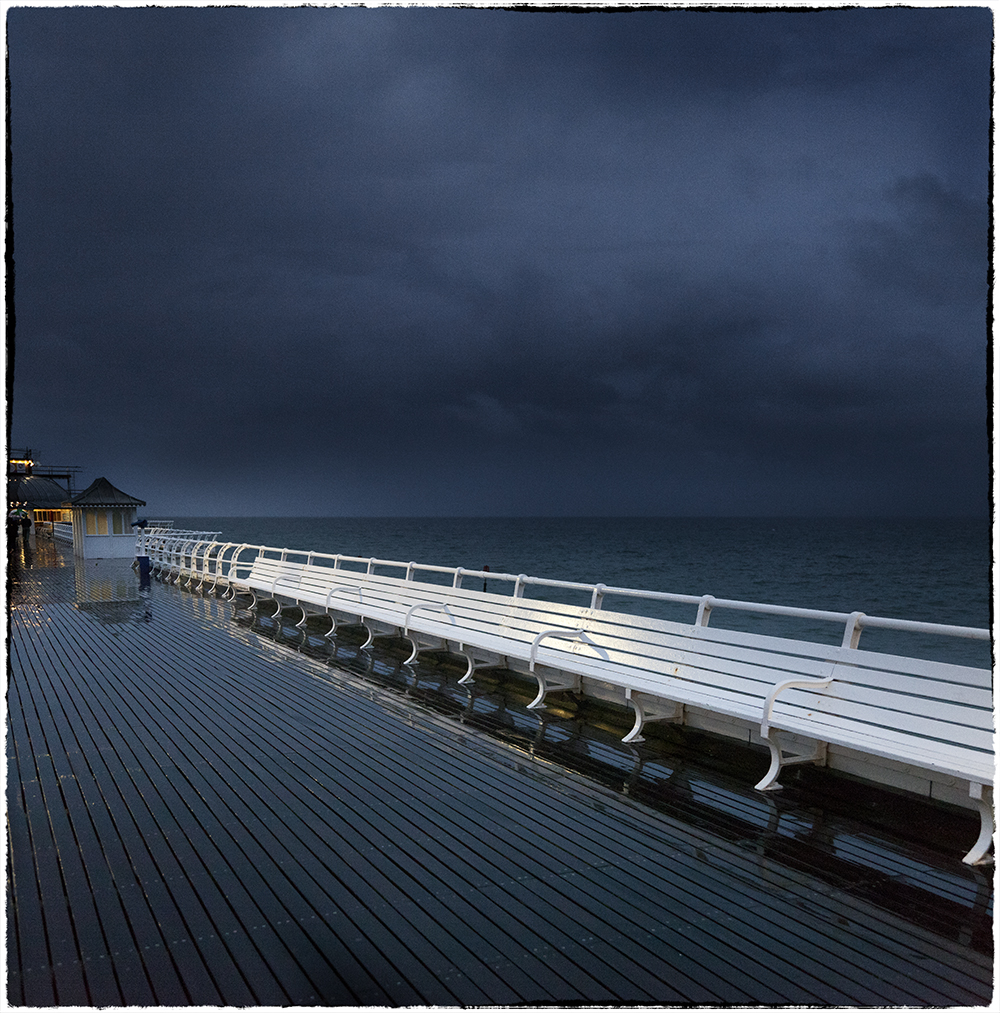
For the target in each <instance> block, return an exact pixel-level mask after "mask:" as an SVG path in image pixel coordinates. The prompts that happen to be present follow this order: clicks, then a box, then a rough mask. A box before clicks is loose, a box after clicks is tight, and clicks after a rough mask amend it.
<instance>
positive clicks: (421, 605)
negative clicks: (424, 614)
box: [403, 601, 455, 635]
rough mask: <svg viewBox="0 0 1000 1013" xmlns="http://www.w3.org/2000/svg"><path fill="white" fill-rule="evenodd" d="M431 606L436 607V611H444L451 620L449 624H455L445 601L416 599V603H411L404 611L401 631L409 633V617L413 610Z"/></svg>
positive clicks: (430, 607)
mask: <svg viewBox="0 0 1000 1013" xmlns="http://www.w3.org/2000/svg"><path fill="white" fill-rule="evenodd" d="M432 608H437V610H438V612H444V613H445V614H446V615H447V616H448V618H449V620H450V621H451V625H452V626H454V625H455V617H454V616H453V615H452V614H451V612H449V611H448V603H447V602H446V601H442V602H433V601H418V602H417V603H416V605H411V606H410V608H409V611H407V613H406V619H404V620H403V633H404V634H406V635H409V632H410V619H411V618H412V616H413V613H414V612H416V611H417V610H418V609H432Z"/></svg>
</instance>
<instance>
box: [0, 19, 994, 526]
mask: <svg viewBox="0 0 1000 1013" xmlns="http://www.w3.org/2000/svg"><path fill="white" fill-rule="evenodd" d="M6 27H7V44H8V59H9V75H10V131H11V135H10V151H11V168H12V190H11V192H10V196H9V199H10V201H11V203H10V208H11V209H12V220H13V255H14V263H15V272H16V274H15V287H14V289H13V294H14V299H13V300H11V298H10V296H11V288H10V287H8V306H9V308H10V307H11V303H12V308H13V309H14V311H15V313H16V328H15V330H14V343H13V349H14V352H15V358H14V359H13V360H9V362H8V365H9V364H10V361H14V362H15V367H14V374H13V386H12V410H11V414H12V429H11V441H12V445H13V446H15V447H19V446H24V445H28V446H30V447H32V448H33V449H34V450H35V453H36V456H37V458H38V459H39V460H40V462H41V463H42V464H45V463H49V464H76V465H79V466H81V467H82V468H83V472H82V474H81V476H80V477H81V482H82V484H86V483H89V482H90V481H91V480H92V479H93V478H95V477H97V476H98V475H105V476H106V477H107V478H108V479H109V480H110V481H112V482H113V483H114V484H115V485H118V486H119V487H121V488H123V489H124V490H125V491H126V492H129V493H131V494H133V495H136V496H138V497H140V498H142V499H145V500H147V501H148V502H149V504H150V506H151V508H153V509H154V510H155V511H159V512H161V513H163V514H165V515H167V516H169V515H171V514H176V515H179V516H181V515H184V514H188V515H195V514H220V515H227V514H230V515H232V514H250V515H253V514H278V515H297V514H300V515H309V514H312V515H364V514H373V515H419V514H440V515H446V516H447V515H460V514H468V515H506V514H527V515H549V514H570V515H604V514H619V515H629V514H648V515H695V514H722V515H746V514H776V515H783V514H788V515H791V514H816V515H825V514H831V515H832V514H910V513H916V514H963V515H985V513H986V511H987V508H988V493H989V462H988V447H989V444H988V427H987V419H988V409H987V399H986V389H987V381H988V376H987V342H988V323H987V304H988V295H989V292H988V267H989V259H988V232H987V230H988V211H989V202H988V185H989V144H990V138H989V117H990V94H989V93H990V47H991V40H992V32H993V24H992V14H991V11H990V9H989V8H987V7H982V6H980V7H965V8H961V7H959V8H941V9H933V8H917V9H912V10H907V9H902V8H884V9H874V8H873V9H864V8H862V9H853V10H833V9H830V10H819V11H815V12H809V13H798V12H775V11H768V10H754V11H746V12H723V11H719V12H699V11H693V10H692V11H686V10H673V11H649V10H646V11H639V12H629V11H611V12H590V13H569V12H548V11H540V10H529V11H503V10H486V9H480V10H474V9H472V10H470V9H446V8H438V9H433V8H410V9H376V8H369V9H337V8H320V9H315V8H311V9H306V8H302V9H299V8H272V9H265V8H256V9H254V8H249V9H247V8H216V9H208V8H194V9H183V8H159V9H157V8H133V9H129V8H124V9H113V8H108V9H100V8H92V7H71V8H62V9H60V8H30V7H17V6H12V7H10V8H8V10H7V26H6ZM9 347H10V346H9Z"/></svg>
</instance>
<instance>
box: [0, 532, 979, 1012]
mask: <svg viewBox="0 0 1000 1013" xmlns="http://www.w3.org/2000/svg"><path fill="white" fill-rule="evenodd" d="M10 576H11V600H10V683H9V693H8V813H9V833H10V851H9V856H10V862H9V872H8V875H9V880H8V912H9V937H8V998H9V1001H10V1002H11V1004H13V1005H33V1006H53V1005H85V1006H86V1005H113V1006H117V1005H140V1006H141V1005H171V1006H173V1005H225V1006H243V1005H266V1006H272V1005H273V1006H284V1005H335V1006H354V1005H380V1006H401V1005H406V1006H411V1005H441V1006H469V1005H518V1004H540V1005H545V1004H557V1005H558V1004H592V1005H616V1004H626V1005H645V1004H683V1005H706V1006H717V1005H736V1006H744V1005H796V1006H809V1005H821V1006H880V1005H906V1006H952V1005H959V1006H981V1005H987V1004H989V1003H990V1002H991V1000H992V996H993V958H992V933H993V898H992V889H993V885H992V884H993V875H992V868H991V867H970V866H967V865H963V864H962V863H961V862H960V861H959V860H958V859H957V858H956V856H955V853H954V852H955V848H954V840H955V838H956V836H961V837H963V838H964V837H966V836H970V835H971V836H972V837H974V836H975V833H976V828H977V826H978V819H977V817H976V815H975V813H973V812H971V811H966V810H962V809H959V808H957V807H953V806H948V805H946V804H943V803H932V802H930V801H923V800H920V799H915V798H912V797H909V796H905V795H902V794H899V793H897V792H894V791H892V790H890V789H887V788H880V787H877V786H868V785H861V784H858V783H857V782H855V781H853V780H851V779H850V777H848V776H843V777H840V776H836V775H831V774H830V773H829V772H822V773H823V774H824V776H822V777H819V776H817V775H818V774H819V773H820V772H818V771H816V770H813V769H811V768H809V767H802V768H801V769H798V770H797V771H796V772H795V774H794V776H793V777H790V778H789V780H788V783H787V784H786V787H785V788H784V790H783V791H782V792H780V793H774V794H765V793H761V792H755V791H754V790H753V788H752V780H753V779H750V780H749V783H748V778H747V776H746V769H747V766H748V764H749V765H753V764H757V765H759V767H760V774H761V775H762V774H763V773H764V771H765V770H766V767H767V757H766V753H763V754H762V753H755V752H752V751H751V750H749V749H747V748H745V747H741V746H738V745H736V744H732V743H729V742H726V741H724V740H715V739H712V738H711V737H710V736H708V735H706V734H705V733H699V732H697V731H688V730H676V731H673V730H670V729H666V730H664V731H663V732H662V733H660V734H649V736H648V738H647V741H646V742H644V743H642V744H641V745H638V746H629V745H626V744H623V743H622V742H621V741H620V740H621V736H622V733H623V729H622V728H617V727H611V726H610V725H609V724H608V722H609V721H611V720H613V717H612V716H609V714H608V713H606V712H605V711H602V710H601V709H600V707H599V706H596V705H594V706H593V707H591V706H588V705H586V704H585V702H584V703H581V704H580V705H573V704H569V703H567V704H566V705H561V704H556V705H553V706H552V707H551V708H550V709H549V710H548V711H546V712H544V713H542V712H539V711H537V710H532V709H530V708H529V706H528V704H529V703H530V701H531V697H532V692H531V691H530V690H528V689H526V688H525V686H524V684H523V683H522V682H519V681H517V680H509V681H507V680H504V679H503V678H502V677H498V678H496V679H489V680H487V679H483V680H481V681H480V680H479V679H478V677H477V682H476V683H475V684H474V685H473V686H460V685H459V684H458V680H459V678H460V677H461V675H462V670H461V669H460V668H450V667H449V666H447V665H444V664H440V663H438V662H436V661H435V660H433V659H431V658H425V657H423V656H421V657H420V658H418V659H417V661H416V662H415V663H414V664H412V665H407V664H404V662H405V661H406V658H407V654H408V651H407V650H406V649H402V650H400V649H395V650H394V649H393V647H392V645H391V644H388V645H386V644H382V643H381V642H380V643H378V644H377V645H376V646H375V647H374V648H372V649H370V650H362V649H361V642H360V641H357V642H353V641H352V640H351V639H350V638H349V637H347V635H346V634H345V636H344V637H343V638H341V637H338V638H337V639H336V640H335V641H334V643H333V645H332V646H330V647H322V646H321V645H319V644H317V643H316V642H315V638H312V639H310V637H309V635H308V633H307V632H303V631H301V630H294V629H291V628H288V627H286V626H283V625H282V624H281V622H280V616H279V617H276V618H275V619H274V620H271V621H268V620H263V619H261V618H259V617H254V616H252V615H250V614H249V613H245V612H240V611H239V610H238V609H237V608H236V607H234V605H233V604H231V603H228V602H225V601H222V600H220V599H219V598H217V597H214V596H212V595H205V594H192V593H190V592H187V591H184V590H182V589H181V588H179V587H176V586H169V585H164V584H160V583H157V582H155V581H154V582H153V583H152V584H151V585H150V586H148V587H141V586H140V580H139V576H138V575H137V573H136V572H134V571H133V570H132V568H131V567H130V565H129V562H128V561H127V560H97V561H95V560H82V559H80V558H74V556H73V555H72V551H71V550H70V549H69V548H68V547H64V546H61V545H60V544H59V543H57V542H49V543H45V544H40V545H39V547H38V549H37V551H35V552H33V553H31V552H28V553H27V554H26V553H25V551H24V550H23V549H21V548H19V549H18V550H17V552H16V554H13V555H12V556H11V558H10ZM695 739H697V743H696V745H697V748H692V746H693V743H694V740H695Z"/></svg>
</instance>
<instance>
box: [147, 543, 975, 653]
mask: <svg viewBox="0 0 1000 1013" xmlns="http://www.w3.org/2000/svg"><path fill="white" fill-rule="evenodd" d="M218 534H219V532H217V531H176V530H169V529H168V530H153V531H146V532H145V533H140V535H139V539H138V542H144V545H145V549H146V554H148V555H149V557H150V562H151V564H152V565H154V566H159V567H161V568H162V569H167V570H172V571H178V572H185V573H187V574H188V575H189V576H190V577H192V578H194V577H196V576H199V575H200V576H201V578H202V579H204V578H207V577H212V578H214V579H215V580H216V581H218V582H221V581H224V582H226V583H227V584H230V585H232V584H236V585H239V583H240V581H241V578H242V579H246V577H247V575H248V574H249V572H250V569H251V567H252V566H253V561H254V559H257V558H261V557H263V558H270V559H278V560H281V561H286V560H290V561H298V562H301V563H305V564H306V565H313V566H326V567H329V568H330V569H332V570H339V569H350V570H353V571H354V572H363V573H366V574H374V573H375V572H376V569H377V568H381V569H388V570H397V571H401V572H400V573H399V574H398V576H399V577H400V579H403V580H414V579H415V575H416V574H419V573H435V574H445V575H450V576H451V578H452V585H451V586H452V587H453V588H461V587H462V582H463V580H465V579H467V578H472V579H475V580H477V581H479V580H482V581H491V582H492V581H499V582H501V583H506V584H509V585H511V597H512V598H514V599H519V598H522V597H523V596H524V591H525V588H527V587H539V588H555V589H561V590H573V591H582V592H585V593H588V594H590V608H592V609H594V610H598V609H601V608H603V605H604V600H605V599H606V598H608V597H609V596H617V597H627V598H639V599H646V600H649V601H663V602H673V603H677V604H686V605H692V606H695V607H696V609H697V612H696V615H695V619H694V623H695V625H698V626H707V625H708V622H709V617H710V615H711V614H712V612H713V611H715V610H721V609H731V610H735V611H741V612H753V613H758V614H764V615H774V616H787V617H793V618H800V619H810V620H819V621H822V622H830V623H837V624H840V625H841V626H842V627H843V639H842V646H844V647H849V648H856V647H857V646H858V641H859V639H860V637H861V633H862V631H863V630H865V629H886V630H898V631H902V632H907V633H925V634H933V635H938V636H946V637H963V638H967V639H972V640H989V639H990V631H989V630H987V629H981V628H978V627H972V626H955V625H950V624H946V623H930V622H921V621H915V620H908V619H892V618H886V617H883V616H869V615H865V613H864V612H831V611H826V610H823V609H811V608H798V607H795V606H789V605H772V604H766V603H763V602H750V601H739V600H735V599H730V598H716V597H714V596H713V595H710V594H706V595H690V594H675V593H671V592H667V591H648V590H643V589H641V588H632V587H611V586H608V585H606V584H601V583H597V584H588V583H581V582H578V581H568V580H552V579H549V578H545V577H529V576H528V575H527V574H523V573H519V574H512V573H495V572H493V571H492V570H469V569H466V568H465V567H461V566H458V567H451V566H436V565H433V564H429V563H415V562H408V563H404V562H400V561H398V560H393V559H379V558H378V557H375V556H370V557H365V556H349V555H345V554H343V553H326V552H310V551H306V550H304V549H287V548H283V549H279V548H276V547H274V546H269V545H251V544H249V543H246V542H244V543H237V542H218V541H215V538H216V537H217V536H218ZM244 554H246V555H244ZM344 564H347V566H346V567H345V565H344ZM362 567H363V570H361V569H360V568H362ZM383 575H387V574H383ZM484 586H485V585H484Z"/></svg>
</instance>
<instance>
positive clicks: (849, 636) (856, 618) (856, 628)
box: [840, 612, 865, 650]
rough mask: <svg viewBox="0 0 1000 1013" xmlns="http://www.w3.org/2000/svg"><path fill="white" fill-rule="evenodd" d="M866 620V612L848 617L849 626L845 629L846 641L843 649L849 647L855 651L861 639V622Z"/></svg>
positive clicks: (843, 642) (842, 645) (855, 613)
mask: <svg viewBox="0 0 1000 1013" xmlns="http://www.w3.org/2000/svg"><path fill="white" fill-rule="evenodd" d="M864 618H865V614H864V612H852V613H851V614H850V615H849V616H848V617H847V625H846V626H845V627H844V639H843V641H842V642H841V644H840V646H841V647H848V648H850V649H852V650H855V649H856V648H857V646H858V641H859V640H860V639H861V620H862V619H864Z"/></svg>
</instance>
